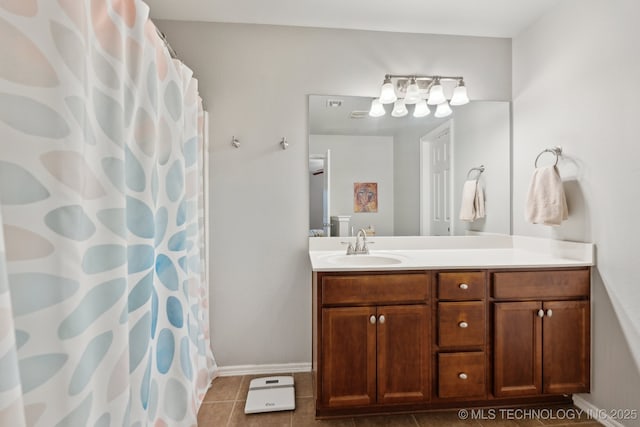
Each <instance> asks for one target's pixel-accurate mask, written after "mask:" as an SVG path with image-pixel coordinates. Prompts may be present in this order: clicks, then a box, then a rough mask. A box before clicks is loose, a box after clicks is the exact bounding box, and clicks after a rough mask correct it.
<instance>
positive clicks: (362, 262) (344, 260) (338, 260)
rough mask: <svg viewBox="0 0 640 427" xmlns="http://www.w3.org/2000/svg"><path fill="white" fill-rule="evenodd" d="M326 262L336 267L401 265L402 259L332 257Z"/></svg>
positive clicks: (393, 256) (395, 257) (362, 256)
mask: <svg viewBox="0 0 640 427" xmlns="http://www.w3.org/2000/svg"><path fill="white" fill-rule="evenodd" d="M327 261H328V262H330V263H332V264H337V265H357V266H367V265H371V266H373V265H393V264H401V263H402V262H403V261H404V259H403V258H402V257H399V256H396V255H387V254H384V255H379V254H376V255H332V256H330V257H328V258H327Z"/></svg>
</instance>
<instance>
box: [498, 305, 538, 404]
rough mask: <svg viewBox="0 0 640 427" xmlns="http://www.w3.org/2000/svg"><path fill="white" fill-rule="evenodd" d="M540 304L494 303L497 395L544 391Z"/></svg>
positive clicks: (519, 394) (523, 394) (522, 394)
mask: <svg viewBox="0 0 640 427" xmlns="http://www.w3.org/2000/svg"><path fill="white" fill-rule="evenodd" d="M541 308H542V304H541V303H540V302H537V301H527V302H500V303H494V304H493V315H494V318H493V332H494V337H493V339H494V360H493V372H494V394H495V395H496V396H526V395H535V394H539V393H541V392H542V318H541V317H539V316H538V310H540V309H541Z"/></svg>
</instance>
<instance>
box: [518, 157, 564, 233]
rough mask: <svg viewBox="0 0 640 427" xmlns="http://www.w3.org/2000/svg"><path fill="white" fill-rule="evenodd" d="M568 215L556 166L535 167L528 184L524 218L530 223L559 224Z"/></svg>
mask: <svg viewBox="0 0 640 427" xmlns="http://www.w3.org/2000/svg"><path fill="white" fill-rule="evenodd" d="M568 217H569V210H568V209H567V199H566V197H565V194H564V187H563V186H562V178H560V174H559V173H558V168H557V167H555V166H545V167H541V168H537V169H536V170H535V171H534V172H533V176H532V177H531V184H530V185H529V194H528V196H527V206H526V209H525V219H526V220H527V221H529V222H530V223H532V224H544V225H560V223H561V222H562V221H564V220H566V219H567V218H568Z"/></svg>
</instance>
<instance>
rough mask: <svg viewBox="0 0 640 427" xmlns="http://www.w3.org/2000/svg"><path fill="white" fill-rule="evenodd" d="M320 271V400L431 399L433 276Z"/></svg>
mask: <svg viewBox="0 0 640 427" xmlns="http://www.w3.org/2000/svg"><path fill="white" fill-rule="evenodd" d="M319 276H320V277H319V279H318V282H319V283H318V292H317V293H318V300H317V307H318V312H317V313H318V319H317V322H318V323H317V325H318V329H319V331H318V334H317V339H318V343H317V345H318V350H317V365H316V367H317V391H318V396H319V398H318V399H317V402H318V405H319V406H320V407H326V408H346V407H367V406H372V405H373V406H375V405H384V404H394V403H408V402H426V401H428V400H429V391H430V387H431V378H430V369H429V360H430V342H431V334H430V327H429V326H430V321H429V319H430V316H429V307H428V306H427V301H428V299H429V288H430V275H429V274H427V273H426V272H418V273H398V274H374V273H371V274H364V275H363V274H344V273H343V274H332V273H326V274H321V275H319ZM314 364H315V363H314Z"/></svg>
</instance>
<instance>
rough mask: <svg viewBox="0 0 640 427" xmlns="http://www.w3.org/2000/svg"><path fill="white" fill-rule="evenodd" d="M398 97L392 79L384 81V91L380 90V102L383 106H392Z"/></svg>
mask: <svg viewBox="0 0 640 427" xmlns="http://www.w3.org/2000/svg"><path fill="white" fill-rule="evenodd" d="M396 99H398V97H397V96H396V91H395V89H394V88H393V83H391V79H384V84H383V85H382V89H380V102H382V103H383V104H391V103H392V102H395V101H396Z"/></svg>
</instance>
